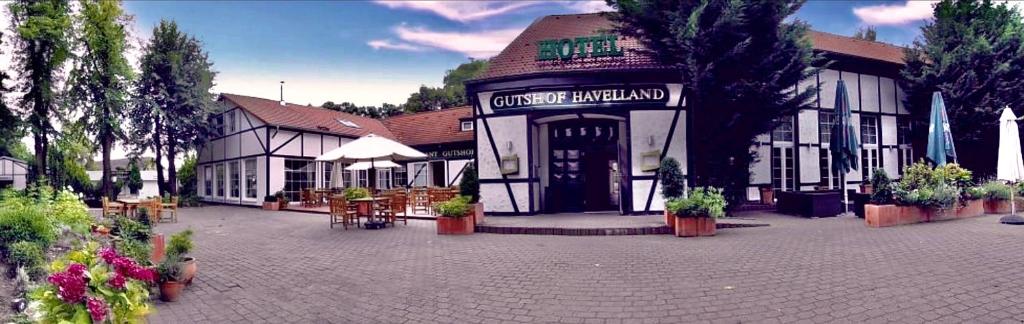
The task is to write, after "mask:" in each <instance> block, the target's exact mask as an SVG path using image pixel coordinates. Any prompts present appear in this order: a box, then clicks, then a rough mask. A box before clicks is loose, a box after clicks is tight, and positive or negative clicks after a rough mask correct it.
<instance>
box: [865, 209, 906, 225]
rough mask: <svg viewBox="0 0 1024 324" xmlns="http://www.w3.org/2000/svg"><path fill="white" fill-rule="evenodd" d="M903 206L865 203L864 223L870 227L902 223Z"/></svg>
mask: <svg viewBox="0 0 1024 324" xmlns="http://www.w3.org/2000/svg"><path fill="white" fill-rule="evenodd" d="M901 208H902V207H900V206H896V205H872V204H866V205H864V224H866V225H867V226H868V227H889V226H896V225H900V214H901V210H900V209H901Z"/></svg>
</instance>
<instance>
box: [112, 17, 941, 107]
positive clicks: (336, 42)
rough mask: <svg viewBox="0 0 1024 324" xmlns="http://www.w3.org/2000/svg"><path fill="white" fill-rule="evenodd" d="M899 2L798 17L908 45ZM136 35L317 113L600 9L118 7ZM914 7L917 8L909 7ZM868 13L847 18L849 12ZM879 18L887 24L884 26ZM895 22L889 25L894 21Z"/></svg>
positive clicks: (403, 86) (426, 79) (236, 89)
mask: <svg viewBox="0 0 1024 324" xmlns="http://www.w3.org/2000/svg"><path fill="white" fill-rule="evenodd" d="M924 4H925V7H926V8H924V9H922V8H920V7H921V3H907V2H906V1H891V2H879V1H850V2H843V1H810V2H808V3H807V4H806V5H805V6H804V8H803V9H801V11H800V12H799V14H798V15H797V18H798V19H801V20H804V21H807V22H809V23H811V25H812V26H813V28H814V29H817V30H822V31H826V32H832V33H837V34H844V35H849V34H852V33H853V32H854V31H855V30H857V28H860V27H862V26H864V25H867V24H869V23H868V22H871V24H872V25H876V26H877V27H878V30H879V39H880V40H881V41H885V42H890V43H895V44H907V43H909V42H910V41H912V40H913V38H914V37H916V35H918V33H919V28H918V27H919V26H920V25H921V24H923V22H924V20H923V19H924V18H927V17H930V8H927V3H924ZM124 5H125V8H126V9H127V11H128V12H130V13H131V14H133V15H134V16H135V22H134V23H135V25H136V26H135V28H136V30H137V31H138V33H140V34H141V36H143V37H145V35H147V34H149V33H150V30H151V29H152V27H153V26H154V25H156V24H157V23H158V22H159V21H160V19H172V20H175V21H177V22H178V24H179V25H180V27H181V28H182V29H184V30H185V31H187V32H188V33H191V34H193V35H195V36H196V37H198V38H199V39H200V40H202V41H203V42H204V44H205V46H206V49H207V50H208V51H209V52H210V56H211V57H212V59H213V61H214V63H215V67H216V69H217V70H218V71H219V72H220V74H219V75H218V78H217V83H218V86H217V88H216V90H218V91H224V92H233V93H241V94H247V95H254V96H260V97H268V98H276V97H277V96H278V81H281V80H284V81H285V82H286V85H285V99H286V100H288V101H291V102H296V103H312V104H320V103H322V102H323V101H326V100H332V101H336V102H341V101H350V102H355V103H357V104H362V105H379V104H381V103H383V102H389V103H396V104H397V103H401V102H404V100H405V98H406V97H408V94H409V93H411V92H413V91H415V90H416V89H417V87H418V86H419V85H421V84H426V85H431V86H436V85H439V84H440V83H441V78H442V76H443V75H444V72H445V70H447V69H450V68H453V67H455V66H457V65H458V64H459V63H462V62H465V61H466V60H467V59H468V57H478V58H479V57H488V56H490V55H493V54H494V53H496V52H497V51H500V49H501V48H503V47H504V45H505V44H507V42H508V41H510V40H511V38H512V37H514V36H515V35H516V34H518V32H519V31H521V30H522V29H523V28H525V27H526V26H527V25H529V24H530V22H531V21H533V20H534V19H536V18H538V17H540V16H543V15H549V14H565V13H577V12H593V11H597V10H602V9H603V8H606V7H605V6H604V5H603V2H587V1H535V2H522V1H517V2H509V1H497V2H470V1H453V2H428V1H418V2H360V1H338V2H331V1H280V2H275V1H255V2H240V1H127V2H125V4H124ZM915 6H916V7H917V8H915ZM865 8H867V10H868V11H867V13H863V12H862V13H860V14H858V13H855V11H856V10H861V11H864V10H866V9H865ZM886 19H888V20H886ZM894 19H895V20H894Z"/></svg>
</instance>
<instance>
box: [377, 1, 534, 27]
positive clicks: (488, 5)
mask: <svg viewBox="0 0 1024 324" xmlns="http://www.w3.org/2000/svg"><path fill="white" fill-rule="evenodd" d="M374 2H376V3H378V4H380V5H383V6H385V7H388V8H392V9H397V8H402V9H412V10H420V11H428V12H432V13H434V14H436V15H438V16H441V17H444V18H445V19H448V20H454V21H458V22H470V21H474V20H481V19H486V18H489V17H493V16H497V15H502V14H505V13H508V12H511V11H514V10H516V9H519V8H523V7H528V6H532V5H536V4H539V3H542V2H541V1H385V0H376V1H374Z"/></svg>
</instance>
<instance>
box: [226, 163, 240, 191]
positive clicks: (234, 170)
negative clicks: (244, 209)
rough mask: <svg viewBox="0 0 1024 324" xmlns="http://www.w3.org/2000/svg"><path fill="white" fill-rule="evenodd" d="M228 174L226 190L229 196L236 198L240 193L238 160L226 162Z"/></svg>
mask: <svg viewBox="0 0 1024 324" xmlns="http://www.w3.org/2000/svg"><path fill="white" fill-rule="evenodd" d="M228 175H229V176H230V177H231V179H230V182H229V186H230V188H229V189H230V190H228V194H229V195H230V196H229V197H231V198H238V195H240V194H241V191H242V189H241V186H242V184H241V182H242V180H241V170H239V169H238V161H231V162H228Z"/></svg>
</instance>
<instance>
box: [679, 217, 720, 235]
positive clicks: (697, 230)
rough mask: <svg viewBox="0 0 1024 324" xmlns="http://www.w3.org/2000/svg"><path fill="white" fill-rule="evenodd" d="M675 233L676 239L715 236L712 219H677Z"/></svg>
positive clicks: (713, 219)
mask: <svg viewBox="0 0 1024 324" xmlns="http://www.w3.org/2000/svg"><path fill="white" fill-rule="evenodd" d="M675 223H676V225H675V233H676V236H678V237H697V236H714V235H715V218H714V217H678V216H676V219H675Z"/></svg>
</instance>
